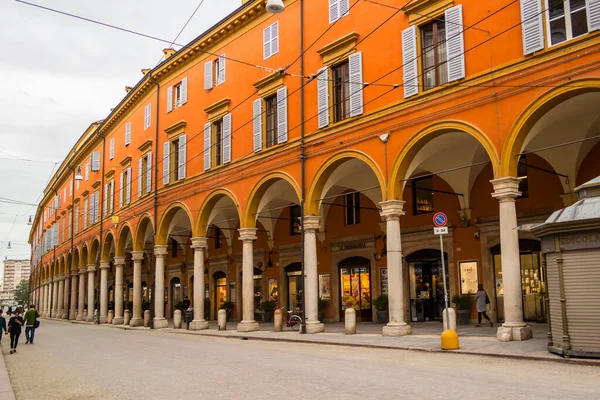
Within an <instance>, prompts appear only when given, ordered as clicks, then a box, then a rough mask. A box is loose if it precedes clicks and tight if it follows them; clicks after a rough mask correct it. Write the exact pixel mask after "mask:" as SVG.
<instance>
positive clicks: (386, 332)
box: [381, 323, 412, 336]
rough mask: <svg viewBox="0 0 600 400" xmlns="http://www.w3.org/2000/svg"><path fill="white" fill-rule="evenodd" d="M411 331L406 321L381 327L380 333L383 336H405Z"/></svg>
mask: <svg viewBox="0 0 600 400" xmlns="http://www.w3.org/2000/svg"><path fill="white" fill-rule="evenodd" d="M411 333H412V327H411V326H410V325H408V324H406V323H404V324H402V325H399V324H397V323H394V324H392V323H390V324H387V325H386V326H384V327H383V329H382V331H381V334H382V335H383V336H406V335H410V334H411Z"/></svg>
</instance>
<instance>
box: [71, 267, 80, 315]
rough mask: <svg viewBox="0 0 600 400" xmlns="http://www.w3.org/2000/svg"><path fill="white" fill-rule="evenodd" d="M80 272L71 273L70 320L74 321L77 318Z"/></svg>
mask: <svg viewBox="0 0 600 400" xmlns="http://www.w3.org/2000/svg"><path fill="white" fill-rule="evenodd" d="M78 279H79V271H73V272H71V307H70V309H69V319H70V320H71V321H74V320H75V319H76V318H77V285H78Z"/></svg>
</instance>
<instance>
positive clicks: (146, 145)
mask: <svg viewBox="0 0 600 400" xmlns="http://www.w3.org/2000/svg"><path fill="white" fill-rule="evenodd" d="M138 150H139V151H140V152H142V153H146V152H148V151H150V150H152V140H151V139H148V140H146V141H145V142H144V143H142V144H141V145H140V147H138Z"/></svg>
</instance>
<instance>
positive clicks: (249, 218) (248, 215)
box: [241, 172, 301, 227]
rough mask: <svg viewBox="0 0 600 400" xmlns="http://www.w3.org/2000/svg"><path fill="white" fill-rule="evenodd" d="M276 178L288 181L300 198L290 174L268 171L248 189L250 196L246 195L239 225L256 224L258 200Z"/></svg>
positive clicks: (298, 190) (252, 225)
mask: <svg viewBox="0 0 600 400" xmlns="http://www.w3.org/2000/svg"><path fill="white" fill-rule="evenodd" d="M278 180H283V181H285V182H287V183H289V184H290V186H291V187H292V189H293V190H294V192H295V193H296V197H297V198H298V199H300V198H301V194H300V187H299V186H298V184H297V183H296V181H295V180H294V178H292V176H291V175H289V174H287V173H285V172H273V173H270V174H268V175H266V176H264V177H263V178H262V179H261V180H259V181H258V182H257V183H256V185H254V187H253V188H252V190H251V191H250V196H248V201H247V202H246V208H245V210H244V217H243V219H242V221H241V226H244V227H254V225H255V224H256V217H255V216H256V212H257V211H258V207H259V205H260V201H261V200H262V198H263V196H264V194H265V192H266V191H267V190H268V189H269V188H270V187H271V186H272V185H273V184H274V183H275V182H276V181H278Z"/></svg>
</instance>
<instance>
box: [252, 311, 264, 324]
mask: <svg viewBox="0 0 600 400" xmlns="http://www.w3.org/2000/svg"><path fill="white" fill-rule="evenodd" d="M262 315H263V313H262V312H259V311H254V320H255V321H256V322H262Z"/></svg>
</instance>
